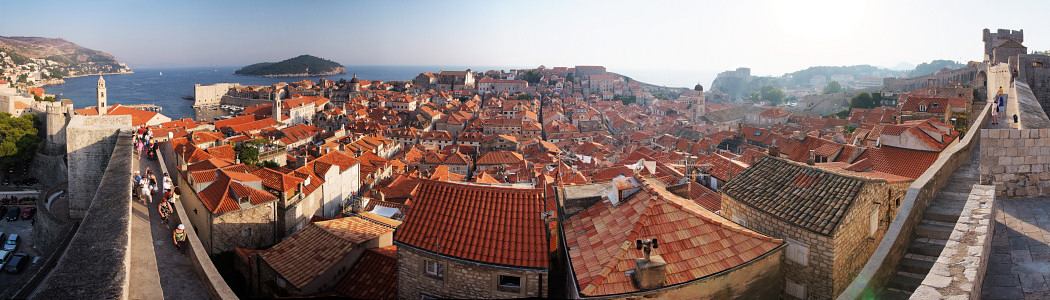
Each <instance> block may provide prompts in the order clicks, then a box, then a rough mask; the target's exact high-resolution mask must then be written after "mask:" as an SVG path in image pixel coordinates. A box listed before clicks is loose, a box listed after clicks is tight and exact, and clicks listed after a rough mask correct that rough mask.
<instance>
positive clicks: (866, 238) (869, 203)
mask: <svg viewBox="0 0 1050 300" xmlns="http://www.w3.org/2000/svg"><path fill="white" fill-rule="evenodd" d="M909 184H911V181H906V182H900V183H892V184H887V183H885V181H882V180H876V181H870V182H868V183H867V184H865V187H864V188H863V189H862V190H861V191H860V193H858V194H857V197H856V199H855V200H853V204H851V206H850V208H849V211H848V212H847V213H846V215H845V216H843V218H842V222H841V223H839V225H838V228H836V229H835V232H834V235H835V259H834V262H835V264H834V272H832V282H833V293H832V295H833V296H837V295H838V294H839V293H842V291H843V290H845V289H846V287H847V286H849V284H850V282H852V281H853V279H854V278H856V276H857V273H859V272H860V270H861V268H863V267H864V263H865V262H867V261H868V258H869V257H871V254H872V253H874V252H875V249H876V248H878V245H879V243H878V241H879V240H881V239H882V237H883V236H885V235H886V230H887V228H888V227H889V224H890V223H891V222H892V221H893V219H892V218H893V217H894V215H896V214H897V207H895V206H894V205H895V203H896V199H898V197H899V198H903V196H904V194H905V193H906V191H907V188H908V185H909ZM873 212H874V213H877V214H878V219H879V221H878V222H879V224H878V229H877V230H876V231H875V234H871V214H872V213H873Z"/></svg>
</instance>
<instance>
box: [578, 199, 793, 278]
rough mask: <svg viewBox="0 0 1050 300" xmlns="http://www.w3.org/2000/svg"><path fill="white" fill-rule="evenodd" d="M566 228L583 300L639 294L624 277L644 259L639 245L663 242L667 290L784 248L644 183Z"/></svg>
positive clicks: (585, 212) (582, 214) (599, 205)
mask: <svg viewBox="0 0 1050 300" xmlns="http://www.w3.org/2000/svg"><path fill="white" fill-rule="evenodd" d="M564 226H565V228H564V229H563V232H564V234H565V244H566V245H568V246H569V249H568V252H569V258H570V263H571V264H572V270H573V272H575V275H576V276H575V278H576V280H577V283H578V284H579V288H580V290H579V293H580V294H581V295H583V296H605V295H615V294H624V293H633V292H638V291H639V290H638V289H637V288H635V286H634V284H633V283H632V282H631V278H630V277H629V276H628V275H627V274H626V273H625V271H630V270H633V269H634V268H635V263H634V259H635V258H640V257H642V255H643V254H642V251H639V250H636V248H635V247H634V241H635V240H639V239H647V238H657V239H659V241H660V248H658V249H656V253H657V254H659V255H661V256H662V257H663V259H664V261H666V262H667V278H666V280H667V281H666V285H667V286H670V285H675V284H681V283H685V282H690V281H694V280H698V279H703V278H705V277H708V276H711V275H714V274H717V273H719V272H722V271H725V270H729V269H731V268H734V267H736V266H739V265H742V264H745V263H746V262H748V261H750V260H752V259H754V258H757V257H760V256H762V255H765V254H766V253H769V252H771V251H774V250H776V249H777V248H778V247H781V246H782V245H783V244H784V242H783V241H782V240H778V239H774V238H771V237H767V236H764V235H761V234H759V233H756V232H754V231H751V230H749V229H746V228H744V227H742V226H740V225H737V224H736V223H733V222H730V221H728V220H726V219H725V218H722V217H721V216H718V215H716V214H715V213H713V212H711V211H709V210H707V209H704V208H702V207H701V206H700V205H698V204H696V203H694V202H692V201H689V200H686V199H683V198H682V197H679V196H676V195H674V194H672V193H670V192H668V191H667V190H664V189H662V188H659V187H655V186H653V185H652V184H650V183H649V182H648V181H646V180H645V179H643V190H642V191H639V192H637V193H635V194H634V195H633V196H631V197H630V198H628V199H626V200H624V202H622V203H620V204H619V205H617V206H613V205H612V204H611V203H609V202H607V201H602V202H599V203H597V204H595V205H593V206H591V207H588V208H586V209H584V210H583V211H581V212H580V213H578V214H576V215H574V216H572V217H570V218H569V219H568V220H566V221H565V222H564Z"/></svg>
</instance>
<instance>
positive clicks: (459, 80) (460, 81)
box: [434, 69, 474, 91]
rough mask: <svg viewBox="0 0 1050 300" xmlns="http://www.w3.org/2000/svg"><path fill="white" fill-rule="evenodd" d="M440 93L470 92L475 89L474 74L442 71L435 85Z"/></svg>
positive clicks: (467, 71)
mask: <svg viewBox="0 0 1050 300" xmlns="http://www.w3.org/2000/svg"><path fill="white" fill-rule="evenodd" d="M434 87H435V89H436V90H439V91H453V90H469V89H473V88H474V72H471V71H470V69H467V70H466V71H441V72H438V74H437V83H436V84H435V85H434Z"/></svg>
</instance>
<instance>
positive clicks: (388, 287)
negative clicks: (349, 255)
mask: <svg viewBox="0 0 1050 300" xmlns="http://www.w3.org/2000/svg"><path fill="white" fill-rule="evenodd" d="M334 289H335V291H336V292H339V293H340V294H343V295H344V296H347V297H351V298H354V299H397V246H389V247H384V248H378V249H368V250H367V251H365V253H364V254H362V255H361V258H360V259H358V260H357V263H356V264H354V267H353V268H351V269H350V272H347V273H346V277H343V279H342V280H340V281H339V283H338V284H336V286H335V288H334Z"/></svg>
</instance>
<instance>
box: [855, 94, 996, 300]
mask: <svg viewBox="0 0 1050 300" xmlns="http://www.w3.org/2000/svg"><path fill="white" fill-rule="evenodd" d="M991 109H992V106H991V102H989V103H988V104H985V106H984V109H982V113H981V114H980V116H979V117H977V119H976V121H975V122H974V124H975V126H973V127H971V128H970V129H969V130H968V131H967V133H966V135H965V137H963V139H962V140H960V141H957V142H955V143H954V144H952V145H951V146H949V147H948V148H947V149H945V150H944V151H942V152H941V155H940V156H938V157H937V160H936V161H935V162H934V163H933V165H930V167H929V168H928V169H926V172H923V173H922V175H921V176H919V178H918V179H916V180H915V182H913V183H912V184H911V186H910V187H909V188H908V193H907V194H905V196H904V200H903V201H901V206H900V207H899V208H898V211H897V215H896V216H894V218H893V222H891V223H890V227H889V229H888V230H887V232H886V235H885V236H884V237H883V238H882V241H880V242H879V246H878V248H876V249H875V253H874V254H872V256H871V258H870V259H869V260H868V262H867V263H866V264H865V265H864V268H863V269H861V271H860V273H859V274H857V276H856V278H855V279H854V280H853V282H851V283H850V285H849V286H848V287H847V288H846V290H845V291H843V292H842V293H841V294H839V295H838V299H839V300H852V299H858V298H864V297H870V296H872V295H873V294H877V292H878V291H882V290H884V289H885V286H886V283H887V282H888V281H889V278H890V276H893V274H894V272H895V271H896V268H897V264H898V263H899V262H900V260H901V258H903V257H904V254H905V252H906V251H907V249H908V245H909V244H910V243H911V239H912V235H913V234H914V232H915V230H914V229H915V227H916V226H918V224H919V221H920V220H922V215H923V212H925V211H926V207H927V206H928V205H929V204H930V201H932V200H933V198H934V197H935V196H936V195H937V193H938V192H939V191H940V190H941V188H943V187H944V186H945V185H947V184H948V179H949V178H951V175H952V173H955V170H957V169H959V167H960V166H962V165H964V164H966V162H967V161H969V159H970V155H971V153H972V151H974V150H975V147H977V142H978V141H980V140H981V135H982V133H983V132H982V131H981V128H984V127H985V125H986V124H987V123H988V118H989V112H990V111H991Z"/></svg>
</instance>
